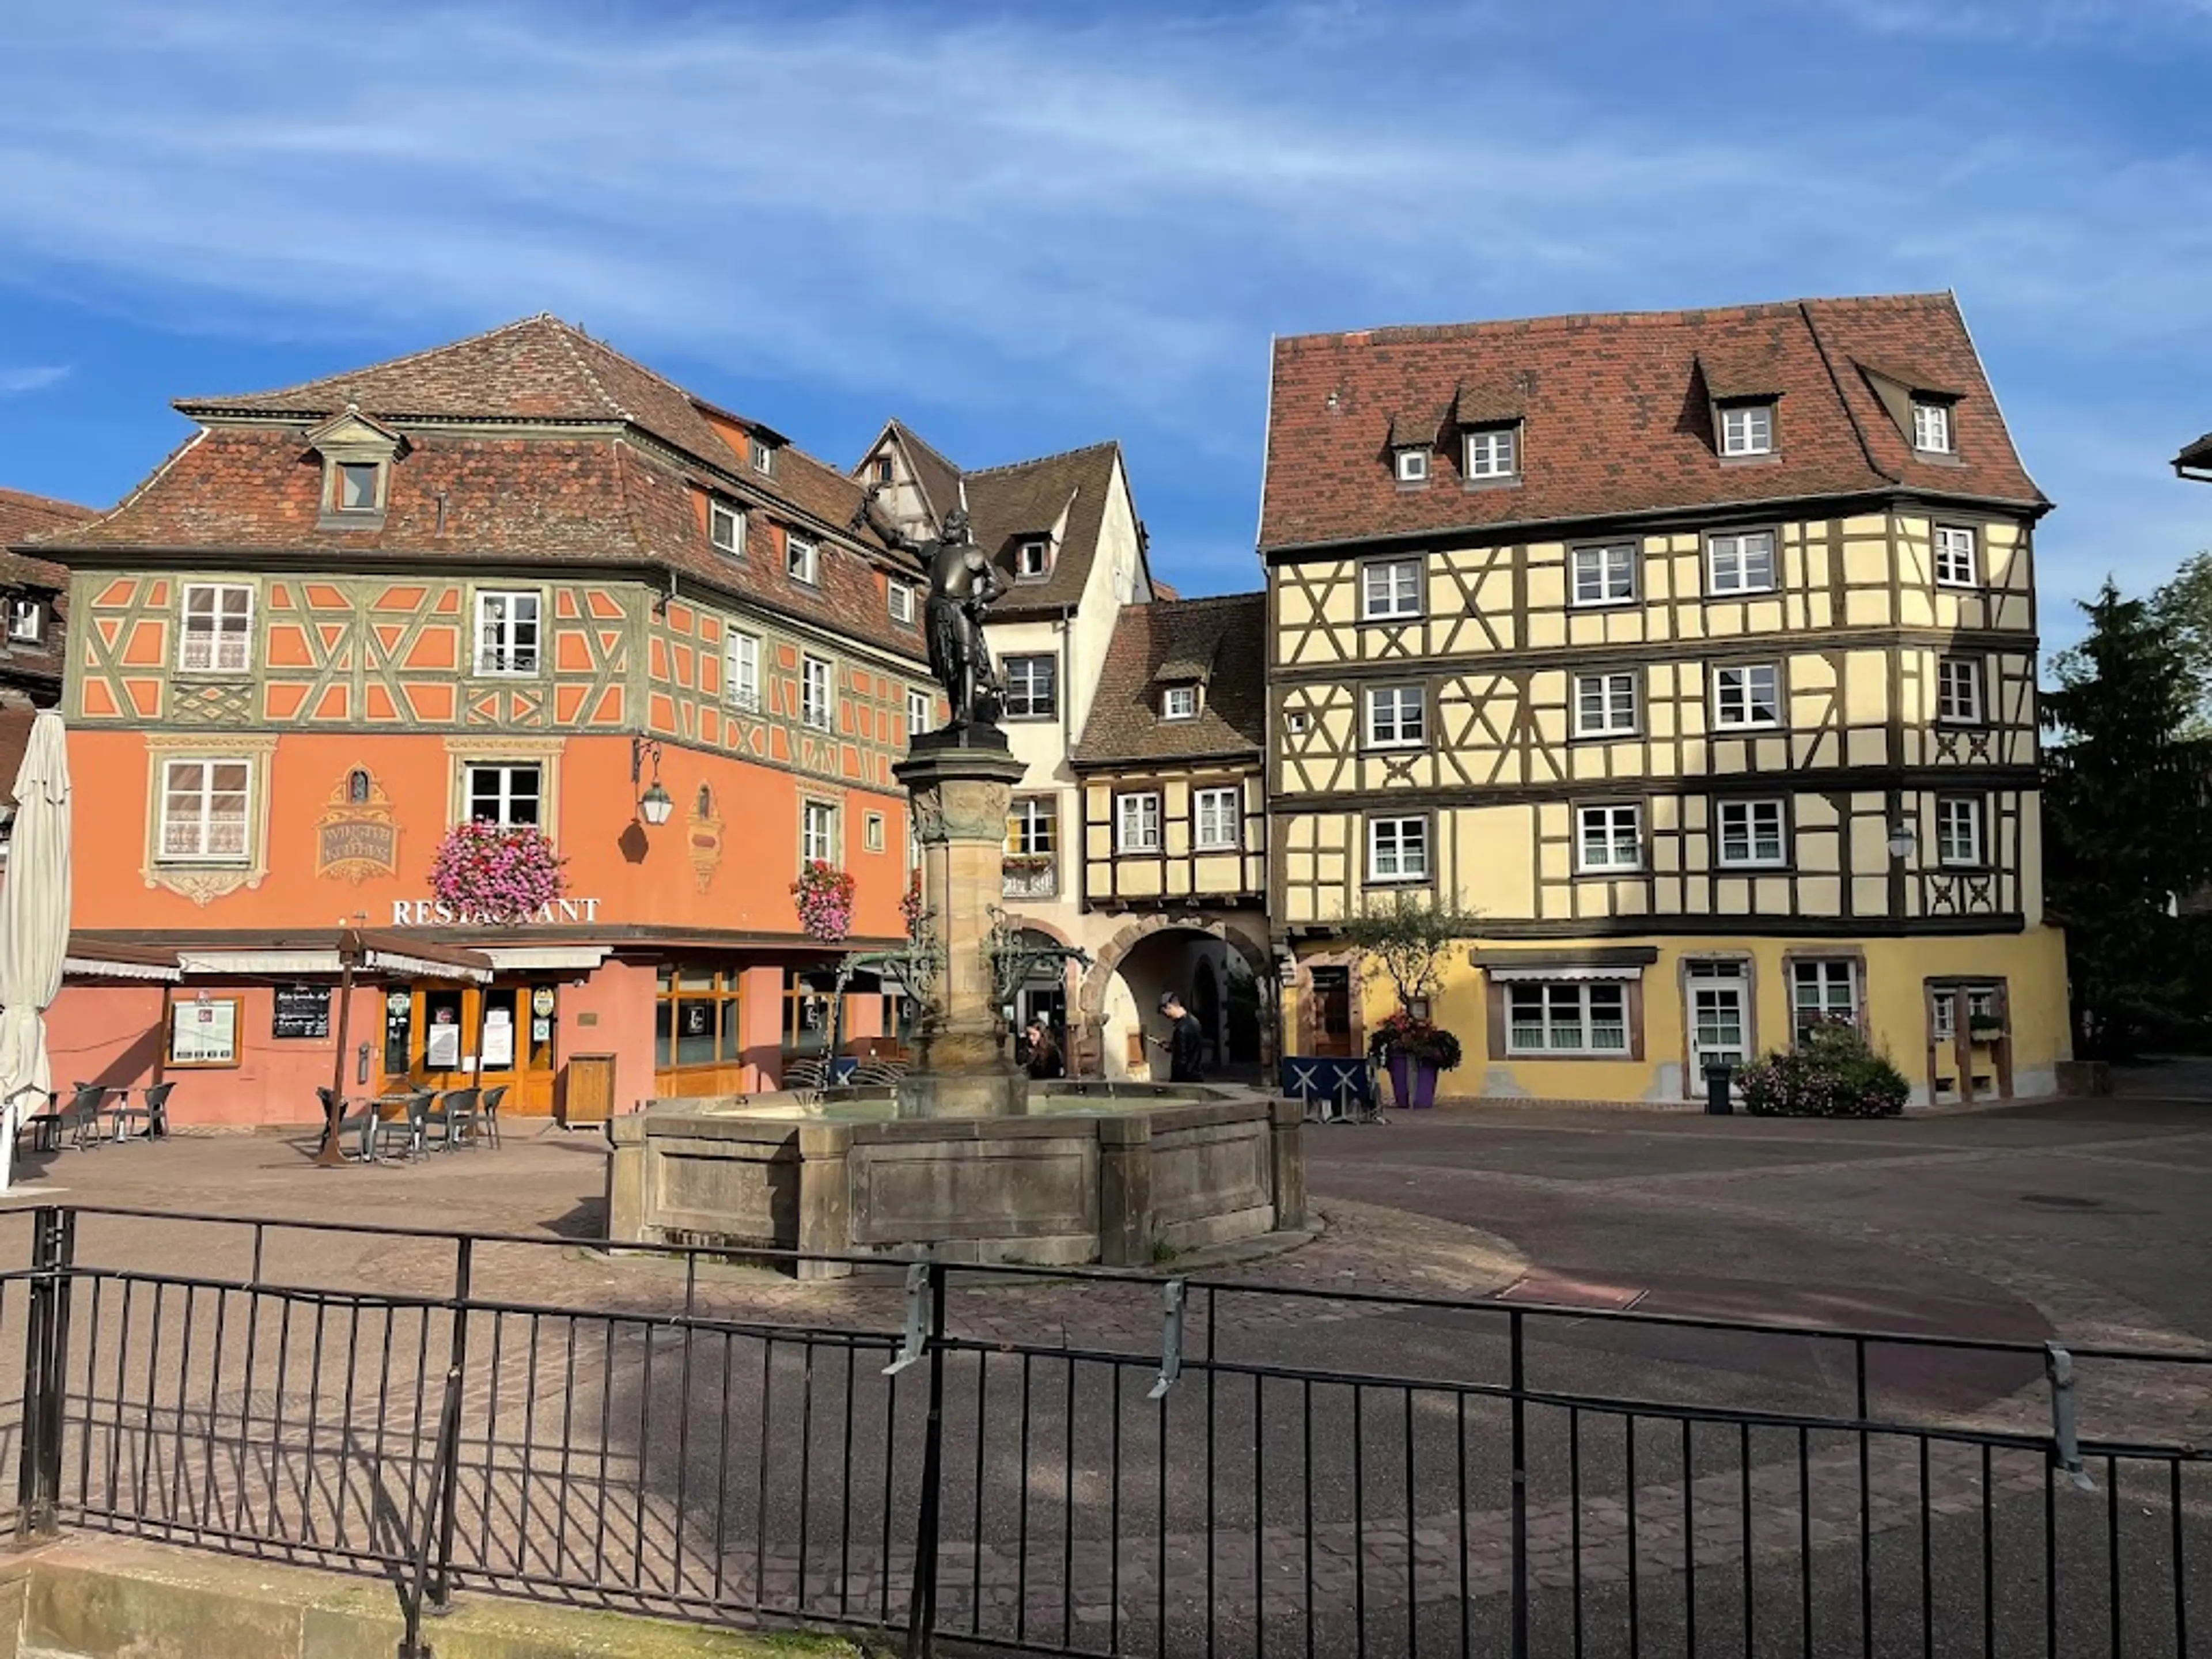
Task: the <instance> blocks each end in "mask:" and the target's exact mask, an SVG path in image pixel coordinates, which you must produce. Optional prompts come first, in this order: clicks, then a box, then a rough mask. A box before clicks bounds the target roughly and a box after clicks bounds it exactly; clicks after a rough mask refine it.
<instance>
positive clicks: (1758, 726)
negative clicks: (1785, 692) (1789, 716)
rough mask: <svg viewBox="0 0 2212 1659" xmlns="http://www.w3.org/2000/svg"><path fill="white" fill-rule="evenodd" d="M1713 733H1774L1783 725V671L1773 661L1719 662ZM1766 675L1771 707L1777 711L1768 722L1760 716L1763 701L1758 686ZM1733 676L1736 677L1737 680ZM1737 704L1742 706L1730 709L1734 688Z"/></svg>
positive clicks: (1768, 717) (1715, 684)
mask: <svg viewBox="0 0 2212 1659" xmlns="http://www.w3.org/2000/svg"><path fill="white" fill-rule="evenodd" d="M1762 675H1764V676H1765V680H1766V689H1767V693H1768V698H1769V702H1770V707H1771V708H1772V710H1773V712H1772V713H1771V714H1770V715H1768V716H1767V717H1766V718H1765V719H1761V718H1760V717H1759V713H1758V709H1759V695H1758V690H1757V687H1758V684H1759V677H1760V676H1762ZM1731 677H1734V678H1733V679H1732V678H1731ZM1731 685H1733V687H1734V690H1735V696H1734V698H1733V701H1734V702H1735V703H1736V704H1737V705H1739V706H1738V707H1737V708H1735V711H1734V712H1733V713H1731V712H1730V709H1729V702H1730V701H1731V698H1730V695H1729V694H1730V688H1731ZM1781 724H1782V670H1781V668H1780V666H1779V665H1777V664H1774V663H1771V662H1755V663H1716V664H1714V665H1713V730H1714V731H1716V732H1771V731H1773V730H1775V729H1776V728H1778V726H1781Z"/></svg>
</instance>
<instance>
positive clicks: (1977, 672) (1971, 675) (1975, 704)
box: [1936, 657, 1984, 726]
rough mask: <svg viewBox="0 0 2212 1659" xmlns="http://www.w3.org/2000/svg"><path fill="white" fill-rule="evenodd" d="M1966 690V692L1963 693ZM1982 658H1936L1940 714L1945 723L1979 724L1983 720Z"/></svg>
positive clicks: (1937, 698) (1956, 724)
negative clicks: (1962, 694) (1961, 694)
mask: <svg viewBox="0 0 2212 1659" xmlns="http://www.w3.org/2000/svg"><path fill="white" fill-rule="evenodd" d="M1962 691H1963V692H1964V693H1965V695H1964V696H1960V693H1961V692H1962ZM1983 707H1984V704H1983V699H1982V659H1980V658H1979V657H1938V658H1936V720H1938V721H1939V722H1941V723H1942V724H1943V725H1945V726H1979V725H1980V724H1981V723H1982V720H1983V712H1982V711H1983Z"/></svg>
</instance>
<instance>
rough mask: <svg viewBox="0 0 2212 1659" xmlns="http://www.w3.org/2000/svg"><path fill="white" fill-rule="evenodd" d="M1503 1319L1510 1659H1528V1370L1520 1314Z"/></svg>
mask: <svg viewBox="0 0 2212 1659" xmlns="http://www.w3.org/2000/svg"><path fill="white" fill-rule="evenodd" d="M1505 1317H1506V1321H1507V1323H1508V1326H1509V1327H1510V1336H1511V1338H1512V1350H1513V1352H1512V1359H1511V1364H1512V1374H1511V1375H1512V1392H1513V1659H1528V1398H1527V1395H1528V1363H1527V1359H1526V1356H1525V1355H1524V1353H1523V1352H1522V1340H1521V1310H1519V1309H1518V1308H1515V1309H1513V1310H1510V1312H1509V1313H1507V1315H1506V1316H1505ZM1631 1547H1633V1545H1632V1546H1631Z"/></svg>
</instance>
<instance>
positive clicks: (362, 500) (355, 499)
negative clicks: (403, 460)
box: [332, 461, 384, 513]
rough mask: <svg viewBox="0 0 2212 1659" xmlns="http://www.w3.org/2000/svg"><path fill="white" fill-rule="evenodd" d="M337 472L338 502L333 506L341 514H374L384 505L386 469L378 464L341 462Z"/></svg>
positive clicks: (370, 462)
mask: <svg viewBox="0 0 2212 1659" xmlns="http://www.w3.org/2000/svg"><path fill="white" fill-rule="evenodd" d="M383 481H384V469H383V468H382V467H381V466H380V465H377V463H375V462H374V461H340V462H339V463H338V465H337V501H335V502H333V503H332V505H333V506H335V507H337V510H338V511H339V512H341V513H374V512H375V511H376V510H377V508H378V507H380V506H381V505H382V502H381V501H380V495H381V494H382V491H381V489H380V485H381V484H382V483H383Z"/></svg>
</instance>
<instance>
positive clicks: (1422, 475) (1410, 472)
mask: <svg viewBox="0 0 2212 1659" xmlns="http://www.w3.org/2000/svg"><path fill="white" fill-rule="evenodd" d="M1395 459H1396V461H1397V466H1398V482H1399V483H1401V484H1425V483H1428V481H1429V452H1428V451H1427V450H1425V449H1401V450H1398V451H1396V452H1395Z"/></svg>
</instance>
